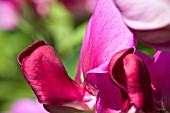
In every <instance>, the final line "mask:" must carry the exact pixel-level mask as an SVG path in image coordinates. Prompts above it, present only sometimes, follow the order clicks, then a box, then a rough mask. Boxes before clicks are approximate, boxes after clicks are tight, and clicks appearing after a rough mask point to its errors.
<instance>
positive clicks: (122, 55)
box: [109, 49, 153, 112]
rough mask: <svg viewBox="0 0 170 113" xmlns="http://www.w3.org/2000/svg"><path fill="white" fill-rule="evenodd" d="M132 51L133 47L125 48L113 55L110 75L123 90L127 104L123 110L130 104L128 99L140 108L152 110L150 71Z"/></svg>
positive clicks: (147, 110) (146, 110)
mask: <svg viewBox="0 0 170 113" xmlns="http://www.w3.org/2000/svg"><path fill="white" fill-rule="evenodd" d="M132 52H133V49H125V50H122V51H119V52H118V53H116V54H115V55H114V56H113V57H112V59H111V61H110V63H109V72H110V76H111V78H112V80H113V82H114V83H115V84H117V86H118V87H119V88H120V89H121V90H122V96H123V101H124V105H125V106H123V109H122V110H127V107H128V106H129V105H127V104H126V101H129V99H130V101H131V102H132V104H134V105H135V106H136V107H137V108H138V109H141V110H143V111H144V112H152V111H153V100H152V92H151V91H152V89H151V80H150V76H149V72H148V71H147V68H146V66H145V64H144V63H143V61H142V60H141V59H140V58H139V57H138V56H136V55H134V54H132ZM126 105H127V106H126ZM124 107H125V108H124Z"/></svg>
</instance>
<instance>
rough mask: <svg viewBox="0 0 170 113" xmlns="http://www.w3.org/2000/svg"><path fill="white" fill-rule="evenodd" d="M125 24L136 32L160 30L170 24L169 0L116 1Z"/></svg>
mask: <svg viewBox="0 0 170 113" xmlns="http://www.w3.org/2000/svg"><path fill="white" fill-rule="evenodd" d="M114 1H115V4H116V5H117V6H118V8H119V10H120V11H121V13H122V15H123V18H124V20H125V23H126V24H127V25H128V26H129V27H130V28H133V29H136V30H149V29H158V28H162V27H164V26H167V25H168V24H170V15H169V14H170V1H169V0H149V1H148V0H126V1H125V0H114Z"/></svg>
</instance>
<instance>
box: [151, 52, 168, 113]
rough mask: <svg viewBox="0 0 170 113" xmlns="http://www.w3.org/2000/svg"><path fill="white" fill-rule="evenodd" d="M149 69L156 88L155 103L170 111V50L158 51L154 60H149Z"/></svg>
mask: <svg viewBox="0 0 170 113" xmlns="http://www.w3.org/2000/svg"><path fill="white" fill-rule="evenodd" d="M148 69H149V73H150V75H151V81H152V84H153V86H154V88H155V89H156V91H155V93H154V102H155V104H156V105H157V106H158V107H162V109H163V108H164V107H165V108H166V109H167V110H168V111H169V112H170V52H161V51H157V52H156V53H155V55H154V58H153V60H152V62H148Z"/></svg>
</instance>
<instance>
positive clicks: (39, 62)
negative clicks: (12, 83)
mask: <svg viewBox="0 0 170 113" xmlns="http://www.w3.org/2000/svg"><path fill="white" fill-rule="evenodd" d="M18 61H19V63H20V64H21V68H22V72H23V75H24V77H25V79H26V80H27V82H28V83H29V85H30V86H31V88H32V89H33V90H34V93H35V94H36V96H37V98H38V100H39V102H40V103H42V104H45V105H54V106H55V105H56V106H66V107H69V106H70V107H72V108H75V107H76V106H73V103H74V102H75V103H77V104H82V106H83V107H84V108H86V107H87V106H86V105H83V103H82V101H83V97H84V93H85V90H84V87H83V86H81V85H80V84H78V83H76V82H75V81H73V80H71V78H70V77H69V76H68V75H67V72H66V70H65V68H64V66H63V64H62V62H61V61H60V59H59V57H58V56H57V54H56V53H55V50H54V49H53V48H52V47H51V46H49V45H45V43H44V42H43V41H40V40H39V41H36V42H35V43H33V44H32V45H31V46H30V47H28V48H27V49H26V50H24V51H23V52H22V53H20V55H19V56H18ZM69 103H70V104H69ZM81 110H82V109H81ZM83 110H84V109H83Z"/></svg>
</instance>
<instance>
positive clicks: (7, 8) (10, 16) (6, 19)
mask: <svg viewBox="0 0 170 113" xmlns="http://www.w3.org/2000/svg"><path fill="white" fill-rule="evenodd" d="M0 15H1V16H0V29H4V30H13V29H15V28H16V26H17V25H18V19H17V5H16V3H15V2H14V1H13V0H0Z"/></svg>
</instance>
